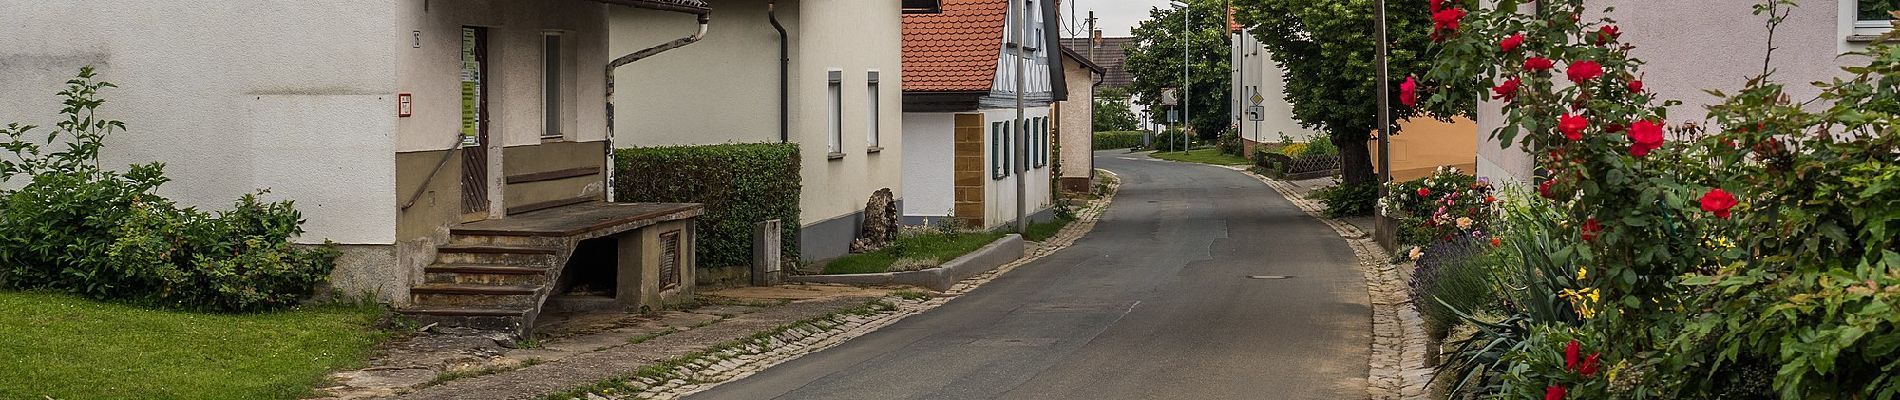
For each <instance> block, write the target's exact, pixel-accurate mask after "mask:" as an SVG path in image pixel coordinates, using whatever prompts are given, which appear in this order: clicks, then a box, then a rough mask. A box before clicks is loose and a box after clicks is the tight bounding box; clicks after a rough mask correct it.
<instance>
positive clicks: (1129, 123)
mask: <svg viewBox="0 0 1900 400" xmlns="http://www.w3.org/2000/svg"><path fill="white" fill-rule="evenodd" d="M1122 99H1124V98H1097V99H1095V113H1094V118H1095V121H1094V126H1095V131H1096V132H1109V131H1132V130H1135V125H1136V122H1135V112H1134V111H1129V110H1128V103H1127V102H1124V101H1122Z"/></svg>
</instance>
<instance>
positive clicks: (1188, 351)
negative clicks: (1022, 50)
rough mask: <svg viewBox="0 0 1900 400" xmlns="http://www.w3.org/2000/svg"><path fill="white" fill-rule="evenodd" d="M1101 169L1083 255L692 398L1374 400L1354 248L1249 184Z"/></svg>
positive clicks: (1243, 179)
mask: <svg viewBox="0 0 1900 400" xmlns="http://www.w3.org/2000/svg"><path fill="white" fill-rule="evenodd" d="M1096 159H1097V165H1098V166H1099V167H1101V168H1104V169H1108V170H1110V171H1113V172H1115V173H1117V174H1119V175H1120V177H1121V179H1122V187H1121V191H1120V194H1118V195H1117V196H1116V199H1115V201H1114V203H1113V204H1112V205H1111V206H1110V208H1109V209H1108V211H1107V213H1106V214H1104V215H1103V217H1102V220H1101V222H1100V223H1099V224H1098V225H1096V227H1095V230H1094V231H1093V232H1092V233H1090V234H1089V235H1088V236H1086V237H1084V238H1083V239H1081V240H1080V241H1078V242H1076V243H1075V245H1074V246H1073V247H1070V248H1068V249H1066V250H1062V251H1060V252H1057V253H1055V254H1052V255H1050V256H1049V257H1046V258H1043V259H1041V260H1037V261H1035V262H1033V263H1031V264H1028V265H1025V266H1023V267H1021V268H1018V269H1016V270H1014V271H1012V272H1011V273H1009V274H1006V275H1003V276H1002V277H999V278H997V279H996V280H994V281H991V282H989V283H988V284H987V285H986V286H983V287H981V288H979V289H977V290H975V291H972V292H970V293H968V294H965V295H963V296H962V297H960V298H957V299H955V300H954V301H951V302H950V303H948V304H945V305H944V306H943V307H941V308H938V309H935V310H932V311H929V312H926V313H923V314H920V315H916V316H912V317H910V318H907V319H904V320H902V321H900V322H898V323H896V324H893V325H891V326H888V327H886V328H884V329H882V330H879V331H877V332H874V333H871V334H867V335H865V336H862V337H859V338H857V339H853V340H851V341H849V342H846V343H844V344H842V345H840V346H838V347H835V348H832V349H829V350H826V351H823V352H819V353H815V354H811V355H807V356H805V357H802V358H799V359H797V360H794V361H791V362H787V363H785V364H781V365H779V366H777V367H773V368H771V369H768V370H765V371H763V372H761V373H759V374H757V375H753V376H751V377H747V378H745V379H741V380H736V381H733V382H729V383H726V384H724V385H721V386H718V387H715V388H713V389H712V390H709V391H706V392H702V393H699V394H697V395H695V396H693V397H691V398H693V399H768V398H782V399H916V398H943V399H950V398H956V399H980V398H1015V399H1153V398H1180V399H1238V398H1247V399H1261V398H1274V399H1353V398H1363V397H1364V396H1365V387H1366V382H1365V379H1366V374H1367V363H1366V360H1367V351H1368V350H1367V348H1368V343H1369V340H1370V334H1371V331H1372V328H1371V326H1370V325H1371V321H1370V317H1369V313H1370V311H1369V308H1368V305H1367V294H1366V286H1365V285H1364V284H1363V283H1362V277H1361V274H1360V272H1359V271H1357V270H1356V269H1354V268H1353V267H1352V265H1353V263H1354V258H1353V253H1352V251H1351V250H1350V249H1349V248H1348V246H1347V245H1346V243H1345V242H1344V241H1342V240H1340V238H1339V236H1337V235H1335V234H1334V233H1333V231H1332V230H1331V229H1329V228H1328V227H1327V226H1326V225H1323V224H1321V223H1320V222H1319V221H1316V220H1314V219H1312V218H1311V217H1309V216H1307V215H1306V214H1304V213H1302V212H1301V211H1300V209H1298V208H1296V207H1295V206H1294V205H1292V204H1291V203H1289V202H1287V201H1286V199H1284V198H1282V197H1281V196H1280V195H1279V194H1278V193H1275V192H1274V191H1273V190H1271V189H1269V188H1268V187H1266V186H1265V185H1262V184H1261V183H1260V182H1259V181H1257V180H1254V179H1252V178H1250V177H1248V176H1246V175H1243V174H1241V173H1239V172H1235V171H1231V170H1227V169H1223V168H1219V167H1214V166H1207V165H1201V164H1185V163H1173V162H1162V161H1157V160H1151V159H1147V158H1146V156H1145V155H1140V154H1133V155H1130V154H1126V153H1123V152H1121V151H1110V152H1097V153H1096ZM1256 277H1258V278H1256ZM1278 277H1285V278H1283V279H1274V278H1278ZM1260 278H1267V279H1260Z"/></svg>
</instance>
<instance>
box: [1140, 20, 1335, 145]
mask: <svg viewBox="0 0 1900 400" xmlns="http://www.w3.org/2000/svg"><path fill="white" fill-rule="evenodd" d="M1240 42H1241V43H1240V45H1239V46H1236V48H1238V49H1239V50H1240V51H1241V55H1240V58H1241V62H1240V63H1239V67H1238V68H1235V70H1236V74H1238V75H1240V76H1239V77H1238V78H1236V79H1234V81H1235V82H1240V83H1241V84H1239V85H1238V86H1239V87H1237V88H1236V92H1235V93H1234V99H1236V103H1235V104H1238V105H1239V108H1237V109H1236V110H1235V112H1236V113H1237V114H1239V115H1240V121H1239V122H1238V123H1239V124H1240V134H1241V137H1243V138H1246V139H1248V140H1253V141H1256V142H1261V143H1274V142H1279V141H1280V134H1281V133H1285V134H1286V135H1287V136H1288V137H1290V138H1292V139H1293V141H1296V142H1305V141H1311V140H1313V138H1315V137H1323V135H1321V134H1319V133H1317V132H1314V131H1313V130H1311V129H1307V128H1305V127H1301V126H1300V121H1299V120H1296V119H1293V103H1292V102H1289V101H1287V99H1286V78H1285V76H1286V72H1285V71H1283V70H1281V69H1280V65H1279V64H1276V63H1275V62H1274V61H1273V55H1272V54H1271V53H1268V52H1267V49H1266V48H1265V47H1264V45H1262V44H1261V43H1260V42H1259V40H1258V39H1255V38H1254V37H1253V35H1251V34H1245V35H1240ZM1256 93H1257V94H1259V95H1260V100H1261V101H1260V102H1259V103H1257V104H1258V105H1259V106H1260V107H1261V108H1262V110H1263V111H1264V112H1263V113H1262V114H1263V118H1262V120H1260V121H1255V120H1253V119H1251V118H1248V117H1247V113H1246V112H1247V107H1252V106H1254V105H1256V103H1254V102H1253V95H1254V94H1256ZM1163 117H1164V118H1165V117H1166V116H1165V115H1163Z"/></svg>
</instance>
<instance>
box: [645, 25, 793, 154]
mask: <svg viewBox="0 0 1900 400" xmlns="http://www.w3.org/2000/svg"><path fill="white" fill-rule="evenodd" d="M791 4H796V3H791ZM716 6H717V9H716V11H715V13H714V14H713V17H712V21H711V22H712V23H711V26H710V27H709V28H707V32H706V37H705V39H703V40H700V41H699V42H698V43H693V44H690V45H687V46H686V47H681V48H677V49H673V50H668V51H667V52H665V53H660V54H659V55H656V56H653V57H651V58H647V59H644V60H640V61H637V62H634V63H632V64H627V65H626V66H623V67H620V69H619V70H617V71H615V72H614V81H615V83H614V85H615V87H614V90H615V92H614V108H615V110H614V113H615V115H614V145H615V146H617V147H635V146H677V145H696V144H716V143H754V142H768V141H771V142H776V141H778V138H779V125H778V108H779V104H778V103H779V98H778V87H779V85H778V81H779V77H778V33H777V32H776V31H773V30H772V26H771V24H770V23H769V22H768V21H767V20H766V15H765V1H764V0H740V1H721V2H719V3H718V4H717V5H716ZM795 10H796V8H795V7H787V6H784V5H781V7H780V10H779V13H778V14H779V20H780V22H782V23H784V24H785V26H786V29H787V30H789V31H793V32H796V31H797V30H798V27H799V26H800V25H799V24H798V13H797V12H793V11H795ZM608 21H609V25H610V27H611V28H612V30H613V34H612V38H611V42H612V45H611V46H610V48H611V49H612V53H613V56H615V57H618V56H620V55H623V54H628V53H632V52H635V51H639V50H640V49H644V48H647V47H651V46H654V45H657V44H660V43H665V42H667V41H671V40H674V39H678V38H681V37H684V36H686V35H690V34H692V33H693V32H694V31H695V30H697V29H699V23H698V22H697V21H696V20H695V19H694V18H693V16H692V15H689V14H681V13H675V12H663V11H654V10H646V9H636V8H631V7H613V8H612V11H611V12H609V16H608ZM793 40H797V39H796V38H794V39H793ZM793 59H794V60H796V59H798V58H797V57H793ZM820 79H823V78H822V77H820ZM820 94H821V95H822V92H820ZM793 98H794V99H798V98H799V97H798V96H796V93H795V95H794V96H793ZM816 100H817V101H822V100H824V99H823V98H822V97H820V98H818V99H816ZM819 144H820V145H822V144H823V142H819Z"/></svg>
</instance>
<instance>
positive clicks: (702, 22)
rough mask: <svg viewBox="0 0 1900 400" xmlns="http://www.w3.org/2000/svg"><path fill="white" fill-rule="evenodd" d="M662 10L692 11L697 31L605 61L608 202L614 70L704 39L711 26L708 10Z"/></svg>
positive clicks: (609, 198) (610, 198) (611, 173)
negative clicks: (697, 25) (697, 23)
mask: <svg viewBox="0 0 1900 400" xmlns="http://www.w3.org/2000/svg"><path fill="white" fill-rule="evenodd" d="M662 11H674V12H685V13H692V14H696V15H699V31H697V32H693V35H692V36H687V37H683V38H679V39H674V40H673V41H670V42H666V43H661V44H659V45H655V46H653V47H648V48H644V49H640V51H635V52H633V53H632V54H627V55H624V56H620V58H615V59H614V60H613V61H609V62H607V150H606V152H607V155H606V157H607V165H605V166H603V167H602V168H601V169H603V170H605V171H604V172H605V173H606V174H607V188H606V192H607V201H609V202H612V201H614V200H618V199H617V198H616V196H615V195H616V193H615V192H614V186H616V185H614V70H615V69H619V68H620V67H621V66H624V65H627V64H632V63H633V62H634V61H640V60H642V59H645V58H647V57H652V56H654V55H657V54H660V53H662V52H665V51H667V50H672V49H677V48H681V47H686V45H689V44H693V43H694V42H698V41H699V40H700V39H705V38H706V30H707V28H709V27H710V26H711V23H712V15H711V14H710V13H709V12H704V11H696V10H662Z"/></svg>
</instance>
